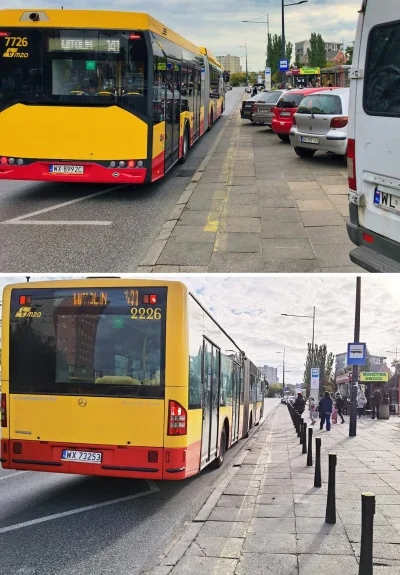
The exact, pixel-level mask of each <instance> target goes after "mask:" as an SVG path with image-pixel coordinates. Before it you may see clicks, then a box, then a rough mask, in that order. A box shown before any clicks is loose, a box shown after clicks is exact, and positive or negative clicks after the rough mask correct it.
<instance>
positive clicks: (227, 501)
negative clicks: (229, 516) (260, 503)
mask: <svg viewBox="0 0 400 575" xmlns="http://www.w3.org/2000/svg"><path fill="white" fill-rule="evenodd" d="M255 503H256V497H255V496H254V495H221V497H220V498H219V499H218V501H217V507H240V508H244V507H252V508H254V505H255Z"/></svg>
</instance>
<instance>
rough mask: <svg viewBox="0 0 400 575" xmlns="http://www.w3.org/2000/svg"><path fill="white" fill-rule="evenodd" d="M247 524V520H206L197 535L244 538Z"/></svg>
mask: <svg viewBox="0 0 400 575" xmlns="http://www.w3.org/2000/svg"><path fill="white" fill-rule="evenodd" d="M249 524H250V522H249V521H237V522H227V521H206V522H205V523H204V525H203V527H202V528H201V529H200V531H199V536H202V537H241V538H244V537H245V535H246V533H247V529H248V527H249Z"/></svg>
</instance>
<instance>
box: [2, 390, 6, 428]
mask: <svg viewBox="0 0 400 575" xmlns="http://www.w3.org/2000/svg"><path fill="white" fill-rule="evenodd" d="M1 427H7V396H6V394H5V393H2V394H1Z"/></svg>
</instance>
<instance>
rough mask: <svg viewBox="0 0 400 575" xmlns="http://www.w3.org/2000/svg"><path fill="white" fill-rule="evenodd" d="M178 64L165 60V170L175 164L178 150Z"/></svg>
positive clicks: (179, 86)
mask: <svg viewBox="0 0 400 575" xmlns="http://www.w3.org/2000/svg"><path fill="white" fill-rule="evenodd" d="M180 74H181V70H180V64H178V62H175V61H173V60H169V59H168V60H167V75H166V90H167V93H166V112H165V170H168V168H169V167H170V166H171V165H172V164H174V163H175V162H176V160H177V159H178V150H179V123H180V108H181V103H180V89H181V85H180Z"/></svg>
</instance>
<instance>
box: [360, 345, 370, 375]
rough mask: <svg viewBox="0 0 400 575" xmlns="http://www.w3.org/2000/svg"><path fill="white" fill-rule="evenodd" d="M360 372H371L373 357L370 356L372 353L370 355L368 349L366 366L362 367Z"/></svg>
mask: <svg viewBox="0 0 400 575" xmlns="http://www.w3.org/2000/svg"><path fill="white" fill-rule="evenodd" d="M359 370H360V371H366V372H369V371H371V356H370V353H369V351H368V348H367V359H366V364H365V365H360V367H359Z"/></svg>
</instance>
